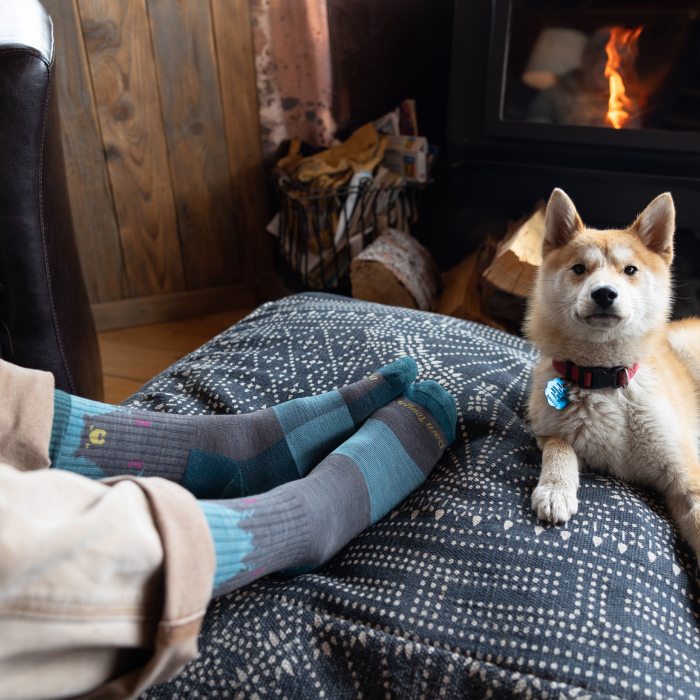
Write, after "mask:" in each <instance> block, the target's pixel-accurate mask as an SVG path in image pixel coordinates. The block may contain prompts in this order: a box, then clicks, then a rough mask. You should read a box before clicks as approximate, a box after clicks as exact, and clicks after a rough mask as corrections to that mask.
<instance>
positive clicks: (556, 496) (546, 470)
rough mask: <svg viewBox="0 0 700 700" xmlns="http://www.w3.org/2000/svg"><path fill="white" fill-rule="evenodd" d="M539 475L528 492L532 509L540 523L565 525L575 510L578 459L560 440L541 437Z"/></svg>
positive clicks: (576, 503)
mask: <svg viewBox="0 0 700 700" xmlns="http://www.w3.org/2000/svg"><path fill="white" fill-rule="evenodd" d="M540 445H541V446H542V472H541V473H540V480H539V483H538V484H537V487H536V488H535V490H534V491H533V492H532V510H534V511H535V512H536V513H537V516H538V517H539V518H540V520H546V521H548V522H550V523H565V522H566V521H567V520H569V518H571V516H573V515H575V514H576V511H577V510H578V499H577V498H576V492H577V490H578V458H577V457H576V453H575V452H574V448H573V447H572V446H571V445H570V444H569V443H568V442H566V440H562V439H561V438H555V437H542V438H540Z"/></svg>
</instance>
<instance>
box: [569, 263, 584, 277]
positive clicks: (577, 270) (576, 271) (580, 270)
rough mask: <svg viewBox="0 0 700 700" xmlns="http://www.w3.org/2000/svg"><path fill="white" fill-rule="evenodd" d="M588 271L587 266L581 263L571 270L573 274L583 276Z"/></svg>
mask: <svg viewBox="0 0 700 700" xmlns="http://www.w3.org/2000/svg"><path fill="white" fill-rule="evenodd" d="M585 271H586V266H585V265H581V263H578V264H577V265H574V266H573V267H572V268H571V272H573V273H574V274H575V275H582V274H583V273H584V272H585Z"/></svg>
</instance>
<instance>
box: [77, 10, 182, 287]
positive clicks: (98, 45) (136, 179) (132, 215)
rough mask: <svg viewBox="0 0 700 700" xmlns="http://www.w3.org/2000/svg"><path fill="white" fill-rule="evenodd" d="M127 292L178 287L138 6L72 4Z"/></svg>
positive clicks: (151, 72) (163, 153) (168, 195)
mask: <svg viewBox="0 0 700 700" xmlns="http://www.w3.org/2000/svg"><path fill="white" fill-rule="evenodd" d="M78 6H79V9H80V14H81V17H82V23H83V32H84V35H85V42H86V46H87V52H88V60H89V64H90V71H91V74H92V82H93V85H94V88H95V97H96V101H97V113H98V117H99V121H100V126H101V128H102V138H103V142H104V147H105V152H106V154H107V165H108V169H109V175H110V180H111V184H112V192H113V195H114V203H115V208H116V213H117V220H118V222H119V227H120V235H121V241H122V250H123V254H124V264H125V268H126V274H127V277H128V280H129V284H130V288H131V293H132V295H134V296H148V295H153V294H160V293H163V292H172V291H177V290H181V289H183V288H184V286H185V280H184V273H183V266H182V257H181V249H180V242H179V240H178V234H177V220H176V214H175V204H174V199H173V192H172V185H171V181H170V168H169V163H168V154H167V149H166V144H165V136H164V133H163V120H162V116H161V106H160V101H159V97H158V83H157V79H156V69H155V65H154V58H153V46H152V42H151V35H150V31H149V21H148V12H147V8H146V4H145V0H78Z"/></svg>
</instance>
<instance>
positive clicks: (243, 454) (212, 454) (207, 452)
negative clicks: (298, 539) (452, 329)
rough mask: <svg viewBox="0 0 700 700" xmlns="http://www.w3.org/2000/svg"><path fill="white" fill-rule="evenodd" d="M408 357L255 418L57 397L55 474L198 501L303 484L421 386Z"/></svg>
mask: <svg viewBox="0 0 700 700" xmlns="http://www.w3.org/2000/svg"><path fill="white" fill-rule="evenodd" d="M416 373H417V369H416V363H415V361H414V360H413V359H412V358H410V357H403V358H401V359H400V360H397V361H395V362H392V363H391V364H389V365H386V366H385V367H382V368H381V369H378V370H377V371H376V372H374V373H373V374H370V375H369V376H368V377H366V378H364V379H362V380H360V381H359V382H355V383H354V384H350V385H348V386H344V387H341V388H339V389H335V390H333V391H330V392H328V393H325V394H321V395H319V396H309V397H305V398H299V399H293V400H292V401H288V402H286V403H284V404H280V405H279V406H274V407H272V408H268V409H263V410H260V411H256V412H254V413H249V414H241V415H217V416H211V415H209V416H183V415H176V414H167V413H157V412H152V411H139V410H135V409H131V408H127V407H120V406H110V405H107V404H102V403H98V402H96V401H89V400H87V399H81V398H77V397H74V396H70V395H68V394H64V393H63V392H60V391H57V392H56V393H55V402H54V403H55V406H54V424H53V430H52V435H51V446H50V450H49V453H50V457H51V462H52V466H53V467H56V468H59V469H67V470H69V471H73V472H77V473H79V474H82V475H84V476H88V477H91V478H96V479H101V478H104V477H108V476H117V475H125V474H126V475H134V476H160V477H163V478H166V479H170V480H172V481H175V482H177V483H179V484H181V485H182V486H184V487H185V488H186V489H188V490H189V491H190V492H191V493H193V494H194V495H195V496H197V497H198V498H233V497H240V496H247V495H251V494H256V493H262V492H264V491H268V490H269V489H272V488H274V487H275V486H278V485H279V484H283V483H286V482H288V481H290V480H293V479H298V478H300V477H302V476H304V475H305V474H307V473H308V472H309V470H310V469H311V468H312V467H313V466H314V465H316V464H317V463H318V462H319V461H320V459H321V458H322V457H324V456H325V455H327V454H328V453H329V452H330V451H331V450H332V449H333V448H334V447H336V446H337V445H339V444H340V443H341V442H342V441H343V440H345V439H346V438H348V437H349V436H350V435H351V434H352V433H353V431H354V430H356V429H357V427H358V426H359V425H361V424H362V423H363V422H364V421H365V420H366V419H367V418H368V416H370V415H371V414H372V413H373V412H374V411H376V410H377V409H378V408H380V407H381V406H384V405H385V404H387V403H388V402H389V401H391V400H392V399H395V398H396V397H397V396H400V395H401V394H402V393H403V392H404V391H405V390H406V389H407V388H408V386H409V385H410V384H411V383H412V382H413V381H414V380H415V378H416Z"/></svg>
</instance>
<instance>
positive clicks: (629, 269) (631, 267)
mask: <svg viewBox="0 0 700 700" xmlns="http://www.w3.org/2000/svg"><path fill="white" fill-rule="evenodd" d="M636 271H637V268H636V267H635V266H634V265H628V266H627V267H626V268H625V274H626V275H629V276H630V277H631V276H632V275H633V274H634V273H635V272H636Z"/></svg>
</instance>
